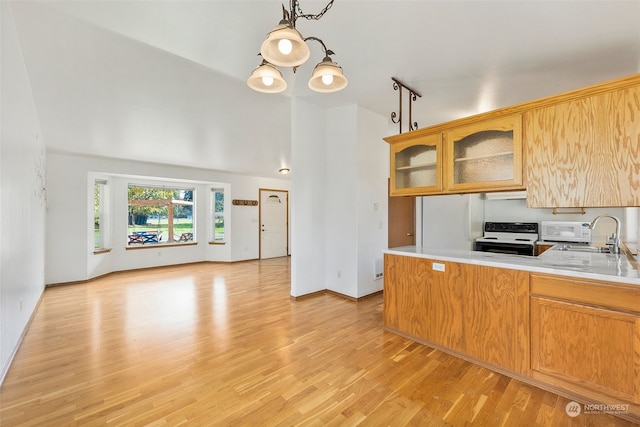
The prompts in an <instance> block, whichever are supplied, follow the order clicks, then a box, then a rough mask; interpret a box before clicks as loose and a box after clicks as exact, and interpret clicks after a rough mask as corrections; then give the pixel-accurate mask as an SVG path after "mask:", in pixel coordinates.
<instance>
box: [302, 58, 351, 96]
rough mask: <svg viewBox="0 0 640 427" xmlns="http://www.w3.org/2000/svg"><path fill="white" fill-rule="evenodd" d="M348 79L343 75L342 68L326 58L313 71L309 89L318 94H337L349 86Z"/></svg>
mask: <svg viewBox="0 0 640 427" xmlns="http://www.w3.org/2000/svg"><path fill="white" fill-rule="evenodd" d="M347 83H348V82H347V78H346V77H345V76H344V75H343V74H342V68H341V67H340V66H339V65H338V64H336V63H335V62H333V61H332V60H331V59H330V58H329V57H325V58H324V59H323V60H322V62H321V63H319V64H318V65H316V67H315V68H314V69H313V74H312V75H311V79H310V80H309V88H310V89H311V90H314V91H316V92H337V91H339V90H341V89H344V88H345V87H346V86H347Z"/></svg>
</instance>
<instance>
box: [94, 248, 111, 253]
mask: <svg viewBox="0 0 640 427" xmlns="http://www.w3.org/2000/svg"><path fill="white" fill-rule="evenodd" d="M109 252H111V248H100V249H94V251H93V254H94V255H100V254H106V253H109Z"/></svg>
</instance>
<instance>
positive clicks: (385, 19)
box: [12, 0, 640, 177]
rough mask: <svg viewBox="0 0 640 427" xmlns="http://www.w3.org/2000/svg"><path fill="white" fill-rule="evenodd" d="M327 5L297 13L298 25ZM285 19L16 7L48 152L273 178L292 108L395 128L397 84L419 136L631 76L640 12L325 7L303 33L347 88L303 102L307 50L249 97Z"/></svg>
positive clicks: (226, 6) (256, 7) (170, 9)
mask: <svg viewBox="0 0 640 427" xmlns="http://www.w3.org/2000/svg"><path fill="white" fill-rule="evenodd" d="M285 3H286V5H287V6H288V2H287V1H285ZM325 4H326V3H325V2H317V1H311V0H301V1H300V5H301V7H302V9H303V11H304V12H305V13H314V14H315V13H318V12H319V11H320V10H321V9H322V8H323V6H324V5H325ZM281 10H282V6H281V2H280V1H271V0H261V1H242V0H233V1H212V0H210V1H177V0H175V1H160V0H152V1H74V2H63V1H55V0H54V1H52V0H48V1H43V2H31V1H19V2H14V3H12V11H13V15H14V19H15V22H16V28H17V30H18V35H19V37H20V43H21V46H22V49H23V54H24V57H25V62H26V65H27V70H28V72H29V77H30V79H31V84H32V87H33V93H34V98H35V102H36V107H37V109H38V114H39V116H40V121H41V126H42V130H43V134H44V135H43V136H44V140H45V142H46V144H47V146H48V147H50V148H52V149H56V150H64V151H70V152H78V153H86V154H95V155H101V156H108V157H115V158H126V159H142V160H145V161H153V162H159V163H168V164H178V165H187V166H193V167H201V168H207V169H216V170H226V171H235V172H239V173H246V174H253V175H259V176H270V177H275V176H277V172H276V171H277V169H279V168H280V167H282V166H289V165H290V146H291V143H290V136H291V123H290V120H291V111H290V110H291V103H290V101H291V97H299V98H302V99H305V100H307V101H309V102H313V103H317V104H319V105H322V106H326V107H333V106H342V105H351V104H358V105H360V106H362V107H364V108H367V109H369V110H371V111H374V112H376V113H379V114H381V115H384V116H385V117H390V114H391V112H394V111H395V112H398V109H399V106H398V92H397V91H394V89H393V87H392V81H391V77H397V78H399V79H400V80H402V81H404V82H405V83H406V84H407V85H409V86H411V87H412V88H414V89H415V90H417V91H418V92H420V93H421V94H422V98H419V99H418V100H417V101H416V102H415V103H414V104H413V119H414V121H417V122H418V125H419V126H420V127H424V126H427V125H430V124H435V123H439V122H443V121H448V120H452V119H456V118H459V117H463V116H468V115H471V114H476V113H478V112H482V111H487V110H491V109H495V108H499V107H504V106H508V105H512V104H516V103H520V102H524V101H528V100H533V99H536V98H540V97H543V96H547V95H552V94H554V93H558V92H563V91H566V90H570V89H576V88H580V87H583V86H586V85H590V84H595V83H599V82H602V81H606V80H609V79H613V78H617V77H622V76H625V75H629V74H633V73H637V72H639V71H640V0H633V1H614V0H600V1H540V0H532V1H506V0H505V1H484V0H475V1H451V0H449V1H426V0H425V1H403V0H390V1H377V0H370V1H366V0H335V4H334V5H333V7H332V8H331V9H330V10H329V11H328V12H327V13H326V15H325V16H324V17H323V18H322V19H321V20H318V21H307V20H303V19H301V20H299V21H298V25H297V27H298V30H299V31H300V32H301V33H302V34H303V35H304V36H306V37H308V36H316V37H319V38H321V39H322V40H323V41H324V42H325V44H326V45H327V47H328V48H329V49H332V50H333V51H335V53H336V54H335V56H334V57H333V59H334V60H335V61H336V62H338V63H339V64H340V65H341V66H342V67H343V69H344V72H345V75H346V76H347V78H348V79H349V86H347V88H346V89H345V90H343V91H341V92H338V93H334V94H317V93H315V92H312V91H311V90H310V89H308V87H307V80H308V78H309V77H310V74H311V71H312V69H313V66H314V65H315V64H316V63H317V62H319V61H320V60H321V59H322V51H321V49H320V45H319V44H317V43H312V44H311V45H310V47H311V58H310V60H309V61H308V62H307V63H306V64H304V65H303V66H301V67H300V68H299V69H298V72H297V73H296V74H293V73H292V71H291V70H283V74H284V76H285V79H286V80H287V81H288V83H289V88H288V89H287V91H286V92H285V93H284V94H277V95H268V94H262V93H257V92H254V91H252V90H251V89H249V88H248V87H247V86H246V79H247V77H248V76H249V74H250V72H251V70H252V69H253V68H255V67H256V66H257V65H258V64H259V62H260V60H259V57H258V56H257V53H258V50H259V47H260V44H261V43H262V41H263V39H264V37H265V34H266V33H267V32H268V31H270V30H271V29H272V28H273V27H274V26H275V25H276V24H277V23H278V21H279V20H280V18H281V16H282V15H281ZM405 100H406V96H405ZM403 110H404V111H403V113H404V114H405V117H406V115H407V113H408V108H407V106H406V105H405V106H404V108H403ZM389 124H390V134H391V133H397V125H393V124H392V123H391V121H390V119H389ZM403 129H404V130H405V131H406V129H407V125H406V124H405V125H403ZM294 172H295V171H294Z"/></svg>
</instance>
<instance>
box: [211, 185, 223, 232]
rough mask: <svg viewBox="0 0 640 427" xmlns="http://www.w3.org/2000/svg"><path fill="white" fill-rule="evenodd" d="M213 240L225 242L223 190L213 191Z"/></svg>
mask: <svg viewBox="0 0 640 427" xmlns="http://www.w3.org/2000/svg"><path fill="white" fill-rule="evenodd" d="M211 192H212V197H211V200H212V203H213V209H212V211H213V240H214V241H216V240H218V241H220V240H224V190H223V189H221V188H217V189H213V190H211Z"/></svg>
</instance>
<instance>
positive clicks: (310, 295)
mask: <svg viewBox="0 0 640 427" xmlns="http://www.w3.org/2000/svg"><path fill="white" fill-rule="evenodd" d="M381 293H382V291H377V292H374V293H371V294H368V295H364V296H361V297H357V298H356V297H352V296H350V295H346V294H341V293H340V292H336V291H332V290H330V289H323V290H320V291H316V292H311V293H310V294H304V295H300V296H299V297H294V296H293V295H292V296H291V299H292V300H294V301H299V300H301V299H305V298H311V297H315V296H318V295H324V294H329V295H333V296H336V297H339V298H342V299H346V300H348V301H351V302H359V301H362V300H365V299H367V298H371V297H372V296H375V295H380V294H381Z"/></svg>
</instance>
